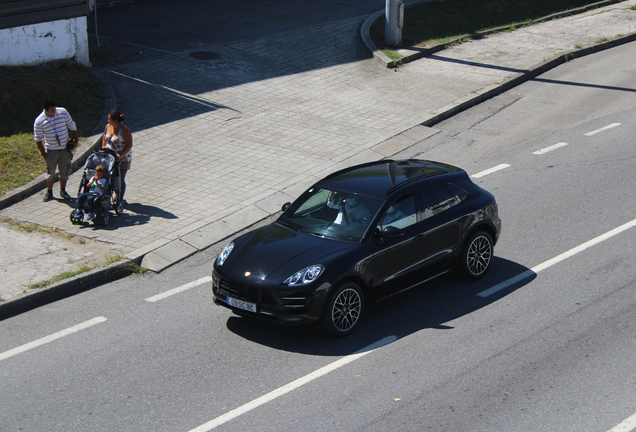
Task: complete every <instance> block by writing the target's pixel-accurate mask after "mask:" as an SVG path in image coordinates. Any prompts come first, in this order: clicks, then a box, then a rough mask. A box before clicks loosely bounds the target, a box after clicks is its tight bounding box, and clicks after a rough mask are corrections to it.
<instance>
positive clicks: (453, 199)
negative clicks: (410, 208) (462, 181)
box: [419, 183, 468, 220]
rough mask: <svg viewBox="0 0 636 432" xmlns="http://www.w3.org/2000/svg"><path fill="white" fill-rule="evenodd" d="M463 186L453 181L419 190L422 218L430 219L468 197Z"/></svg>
mask: <svg viewBox="0 0 636 432" xmlns="http://www.w3.org/2000/svg"><path fill="white" fill-rule="evenodd" d="M467 196H468V195H467V194H466V192H464V190H463V189H462V188H460V187H459V186H456V185H454V184H451V183H447V184H443V183H437V184H433V185H427V186H425V187H423V188H421V189H420V190H419V199H420V209H421V211H420V213H421V219H422V220H424V219H428V218H430V217H432V216H435V215H437V214H439V213H441V212H443V211H445V210H448V209H449V208H451V207H454V206H456V205H457V204H459V203H460V202H462V201H463V200H465V199H466V197H467Z"/></svg>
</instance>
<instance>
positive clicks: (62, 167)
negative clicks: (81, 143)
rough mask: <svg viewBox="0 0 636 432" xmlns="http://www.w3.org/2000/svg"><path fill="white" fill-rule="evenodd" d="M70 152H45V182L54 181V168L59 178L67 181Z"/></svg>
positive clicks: (69, 173)
mask: <svg viewBox="0 0 636 432" xmlns="http://www.w3.org/2000/svg"><path fill="white" fill-rule="evenodd" d="M71 159H72V157H71V152H69V151H68V150H49V151H47V152H46V173H47V174H48V175H47V176H46V179H47V180H51V179H55V168H57V169H58V170H59V173H60V178H61V179H62V180H68V178H69V176H70V175H71Z"/></svg>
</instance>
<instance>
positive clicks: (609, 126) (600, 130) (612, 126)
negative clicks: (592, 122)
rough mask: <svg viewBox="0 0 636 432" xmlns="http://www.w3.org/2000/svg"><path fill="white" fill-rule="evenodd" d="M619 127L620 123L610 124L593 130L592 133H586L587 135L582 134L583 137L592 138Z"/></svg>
mask: <svg viewBox="0 0 636 432" xmlns="http://www.w3.org/2000/svg"><path fill="white" fill-rule="evenodd" d="M620 125H621V124H620V123H612V124H609V125H607V126H605V127H602V128H600V129H596V130H593V131H592V132H588V133H586V134H583V135H585V136H593V135H596V134H597V133H601V132H605V131H606V130H608V129H612V128H615V127H616V126H620Z"/></svg>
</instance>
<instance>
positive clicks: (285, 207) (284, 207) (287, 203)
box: [281, 202, 291, 213]
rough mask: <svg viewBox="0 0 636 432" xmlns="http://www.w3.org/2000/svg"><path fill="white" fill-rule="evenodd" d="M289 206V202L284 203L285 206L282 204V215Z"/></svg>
mask: <svg viewBox="0 0 636 432" xmlns="http://www.w3.org/2000/svg"><path fill="white" fill-rule="evenodd" d="M290 205H291V203H290V202H286V203H285V204H283V206H282V207H281V210H282V211H283V213H285V211H286V210H287V209H288V208H289V206H290Z"/></svg>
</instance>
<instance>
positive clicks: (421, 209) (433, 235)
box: [373, 183, 466, 296]
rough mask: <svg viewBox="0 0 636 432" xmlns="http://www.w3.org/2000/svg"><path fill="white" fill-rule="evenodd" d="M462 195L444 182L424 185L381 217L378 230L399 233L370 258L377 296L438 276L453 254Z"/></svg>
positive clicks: (459, 221)
mask: <svg viewBox="0 0 636 432" xmlns="http://www.w3.org/2000/svg"><path fill="white" fill-rule="evenodd" d="M465 198H466V193H465V192H464V191H463V190H462V189H461V188H458V187H456V186H454V185H453V190H452V192H451V190H450V187H448V186H447V185H446V184H445V183H437V184H432V185H424V186H422V187H421V188H419V189H417V190H416V191H415V192H414V193H410V194H406V195H404V196H402V197H400V198H399V199H398V200H396V201H395V202H394V203H393V204H392V205H391V206H390V207H389V208H388V210H387V212H386V213H385V215H384V216H383V217H382V218H381V220H380V224H379V226H378V229H379V230H380V231H382V230H383V229H384V228H386V227H387V226H394V227H396V228H399V229H400V230H402V232H401V235H400V236H399V237H395V238H388V239H386V240H385V241H386V244H384V245H383V246H378V247H379V248H381V250H380V251H378V252H376V253H375V255H374V258H373V274H374V281H375V283H376V284H377V285H380V286H379V287H378V294H379V295H380V296H383V295H388V294H390V293H391V292H394V291H400V290H403V289H406V288H410V287H411V286H413V285H415V284H417V283H419V282H421V281H423V280H425V279H426V278H428V277H430V276H432V275H434V274H436V273H438V272H439V271H440V270H441V269H442V268H443V267H444V265H446V264H447V263H448V261H449V260H450V258H451V257H452V256H453V254H455V253H456V252H457V248H458V247H459V239H460V235H461V232H460V230H461V217H455V216H456V213H457V212H449V211H448V210H450V209H452V208H455V207H456V206H457V204H459V203H461V202H462V201H463V200H464V199H465Z"/></svg>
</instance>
